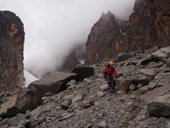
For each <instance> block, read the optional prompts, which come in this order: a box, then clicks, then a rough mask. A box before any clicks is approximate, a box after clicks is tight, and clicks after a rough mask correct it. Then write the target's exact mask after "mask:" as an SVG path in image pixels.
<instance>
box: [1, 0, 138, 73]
mask: <svg viewBox="0 0 170 128" xmlns="http://www.w3.org/2000/svg"><path fill="white" fill-rule="evenodd" d="M134 1H135V0H15V1H12V0H1V1H0V8H1V10H10V11H13V12H15V13H16V14H17V15H18V16H19V17H20V18H21V20H22V21H23V23H24V27H25V33H26V38H25V45H24V67H25V68H26V69H27V70H29V71H32V72H34V74H36V75H38V76H41V75H42V74H43V73H45V72H47V71H52V70H54V69H56V68H57V67H58V66H59V65H60V64H62V60H63V57H64V56H65V55H67V54H68V53H69V50H70V48H71V46H73V44H74V43H85V41H86V40H87V36H88V34H89V32H90V29H91V27H92V26H93V24H94V23H95V22H96V21H97V20H98V19H99V18H100V15H101V14H102V12H107V11H108V10H111V11H112V12H113V13H114V14H115V16H116V17H118V18H124V19H127V18H128V16H129V15H130V13H131V12H132V9H133V5H134Z"/></svg>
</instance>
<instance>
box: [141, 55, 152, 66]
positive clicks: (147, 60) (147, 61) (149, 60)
mask: <svg viewBox="0 0 170 128" xmlns="http://www.w3.org/2000/svg"><path fill="white" fill-rule="evenodd" d="M150 62H152V59H151V58H149V57H148V58H144V59H141V60H140V61H139V65H147V64H148V63H150Z"/></svg>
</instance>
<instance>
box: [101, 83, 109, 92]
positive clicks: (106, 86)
mask: <svg viewBox="0 0 170 128" xmlns="http://www.w3.org/2000/svg"><path fill="white" fill-rule="evenodd" d="M108 89H109V85H108V84H104V85H102V86H100V90H101V91H107V90H108Z"/></svg>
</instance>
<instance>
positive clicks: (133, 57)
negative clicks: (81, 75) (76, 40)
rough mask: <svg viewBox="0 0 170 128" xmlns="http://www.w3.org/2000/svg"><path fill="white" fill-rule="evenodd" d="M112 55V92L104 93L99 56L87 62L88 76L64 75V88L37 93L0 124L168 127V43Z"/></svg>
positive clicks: (70, 127) (68, 127)
mask: <svg viewBox="0 0 170 128" xmlns="http://www.w3.org/2000/svg"><path fill="white" fill-rule="evenodd" d="M113 60H116V61H117V63H116V65H115V68H116V70H117V72H118V74H119V78H118V79H116V81H117V87H116V91H115V93H109V91H108V90H107V88H108V86H107V84H106V81H105V80H104V78H103V69H104V65H105V64H106V63H108V62H107V61H105V62H103V63H99V64H95V65H92V67H93V68H94V69H95V73H94V75H93V76H91V77H89V78H86V79H84V80H83V81H82V82H76V81H74V80H72V81H70V82H69V83H67V86H68V88H67V90H65V91H62V92H59V93H57V94H54V95H52V96H43V97H42V105H41V106H39V107H37V108H36V109H34V110H30V111H27V113H26V114H18V115H17V116H15V117H13V118H5V119H1V120H2V121H1V122H0V127H2V126H3V127H5V126H6V127H10V126H17V127H32V128H34V127H36V128H45V127H51V128H80V127H82V128H96V127H99V128H143V127H144V128H165V127H169V126H170V120H169V118H167V117H169V116H170V114H168V113H169V111H170V104H169V103H170V102H169V100H170V98H169V97H170V86H169V85H170V80H169V76H170V47H166V48H161V49H159V48H158V47H155V48H152V49H149V50H143V51H137V52H131V53H129V55H128V57H127V55H119V56H117V57H116V58H113ZM160 97H161V98H163V97H166V98H164V99H163V100H160V99H161V98H160ZM155 99H157V100H155ZM155 103H156V104H155ZM167 112H168V113H167ZM153 113H154V114H153ZM165 113H166V114H165ZM16 119H18V120H17V123H16V121H14V120H16Z"/></svg>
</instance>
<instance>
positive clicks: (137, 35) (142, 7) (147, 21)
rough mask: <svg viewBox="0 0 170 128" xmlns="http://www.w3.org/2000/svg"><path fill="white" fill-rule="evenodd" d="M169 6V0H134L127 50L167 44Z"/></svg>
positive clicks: (169, 29)
mask: <svg viewBox="0 0 170 128" xmlns="http://www.w3.org/2000/svg"><path fill="white" fill-rule="evenodd" d="M169 7H170V3H169V0H163V1H161V0H157V1H154V0H136V2H135V6H134V13H133V14H132V15H131V16H130V19H129V31H128V40H129V46H128V47H129V50H136V48H139V47H141V48H144V49H146V48H150V47H153V46H161V47H162V46H167V45H168V44H169V40H170V36H169V34H170V12H169V9H170V8H169Z"/></svg>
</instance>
